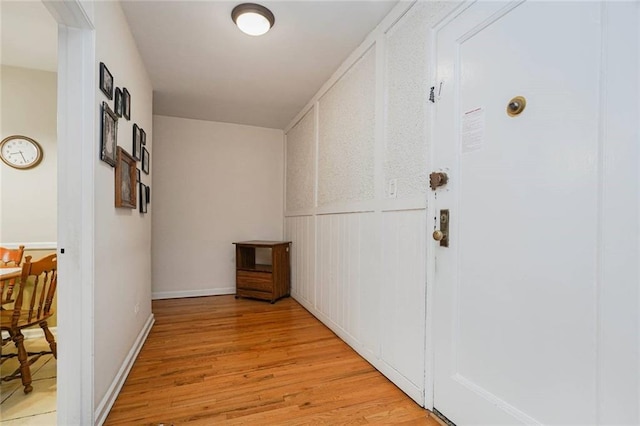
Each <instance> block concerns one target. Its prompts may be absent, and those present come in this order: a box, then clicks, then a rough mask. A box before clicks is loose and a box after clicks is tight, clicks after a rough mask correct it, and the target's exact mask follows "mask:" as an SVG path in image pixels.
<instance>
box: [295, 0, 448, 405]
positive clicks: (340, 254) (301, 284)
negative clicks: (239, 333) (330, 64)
mask: <svg viewBox="0 0 640 426" xmlns="http://www.w3.org/2000/svg"><path fill="white" fill-rule="evenodd" d="M455 6H456V4H455V3H452V2H418V3H415V4H414V5H407V4H406V3H401V4H400V5H398V6H397V7H396V8H395V9H394V10H393V11H392V12H391V13H390V14H389V16H387V17H386V18H385V20H384V21H383V22H382V23H381V24H380V25H379V26H378V28H377V29H376V30H374V31H373V32H372V33H371V34H370V35H369V37H368V38H367V39H366V40H365V41H364V42H363V44H362V45H361V46H360V47H359V48H358V49H356V51H355V52H354V53H353V54H352V55H351V56H350V58H348V59H347V60H346V61H345V63H344V64H343V65H342V67H341V68H340V69H339V70H338V71H337V72H336V73H335V74H334V76H333V77H332V79H330V80H329V81H328V82H327V83H326V84H325V85H324V87H323V88H321V89H320V91H319V92H318V93H317V94H316V95H315V97H314V98H313V99H312V100H311V102H310V103H309V104H308V105H307V106H306V107H305V108H304V109H303V110H302V111H301V112H300V114H299V115H298V117H297V118H296V119H295V120H294V121H293V122H292V123H291V124H290V125H289V126H288V128H287V129H286V130H285V132H286V152H287V160H286V161H287V162H286V211H285V237H286V238H287V239H290V240H292V241H293V246H292V269H293V270H292V273H293V276H292V294H293V297H295V298H296V299H297V300H298V301H300V302H301V303H302V304H303V305H304V306H305V307H306V308H307V309H309V310H310V311H311V312H312V313H313V314H314V315H316V316H317V317H318V318H319V319H320V320H321V321H323V322H324V323H325V324H326V325H327V326H329V327H330V328H331V329H333V330H334V331H335V332H336V333H337V334H338V335H339V336H340V337H342V338H343V339H344V340H345V341H346V342H347V343H349V344H350V345H351V346H352V347H353V348H354V349H356V350H357V351H358V352H359V353H360V354H361V355H363V356H364V357H365V358H366V359H367V360H369V362H371V363H372V364H373V365H374V366H375V367H376V368H378V369H379V370H380V371H381V372H383V373H384V374H385V375H386V376H387V377H389V378H390V379H391V380H392V381H393V382H394V383H396V384H397V385H398V386H399V387H400V388H401V389H402V390H404V391H405V392H406V393H407V394H408V395H410V396H411V397H412V398H413V399H415V400H416V401H417V402H419V403H421V404H424V403H425V392H430V390H428V389H425V385H424V377H425V365H426V358H425V323H426V312H425V297H426V236H427V229H426V227H427V210H426V198H427V191H428V173H429V172H428V164H427V159H428V158H427V154H428V152H429V135H430V133H429V129H430V128H429V124H430V123H429V109H428V95H429V87H430V86H431V85H432V84H433V82H432V81H431V80H430V79H431V78H433V76H432V74H431V69H430V66H429V60H430V55H431V50H430V47H431V46H430V41H431V38H430V37H431V31H430V28H431V27H432V26H433V25H435V24H436V23H437V22H438V21H439V20H440V19H442V17H444V16H445V15H446V13H448V12H449V11H451V10H452V9H453V8H454V7H455ZM407 8H409V10H407ZM405 12H406V13H405ZM392 187H395V194H392V191H390V189H391V188H392ZM429 351H431V349H429ZM429 397H430V396H429V395H427V400H428V399H429Z"/></svg>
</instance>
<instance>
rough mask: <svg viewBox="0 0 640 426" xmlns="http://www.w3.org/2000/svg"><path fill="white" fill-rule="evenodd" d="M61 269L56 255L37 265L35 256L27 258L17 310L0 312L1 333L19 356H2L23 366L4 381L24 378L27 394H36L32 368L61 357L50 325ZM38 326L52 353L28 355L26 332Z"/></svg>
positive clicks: (17, 284)
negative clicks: (45, 359)
mask: <svg viewBox="0 0 640 426" xmlns="http://www.w3.org/2000/svg"><path fill="white" fill-rule="evenodd" d="M57 269H58V268H57V255H56V254H51V255H49V256H45V257H43V258H42V259H40V260H38V261H36V262H33V263H32V262H31V256H27V257H26V258H25V262H24V264H23V265H22V274H21V275H20V279H19V280H18V282H17V283H16V290H15V294H16V296H15V302H14V304H13V307H7V306H5V310H2V311H0V329H1V330H2V331H7V332H8V333H9V338H10V340H11V341H13V343H15V345H16V348H17V350H18V353H17V354H9V355H5V354H2V357H3V361H4V359H6V358H7V357H15V356H17V357H18V361H19V362H20V367H18V368H17V369H16V370H15V371H14V372H13V373H12V374H11V375H9V376H7V377H3V378H2V381H8V380H13V379H17V378H21V379H22V385H23V386H24V393H29V392H31V391H32V390H33V387H32V386H31V370H30V368H29V366H30V365H31V364H33V363H34V362H35V361H36V360H37V359H38V358H40V357H41V356H42V355H45V354H53V356H54V357H55V358H57V357H58V353H57V348H56V341H55V339H54V337H53V334H52V333H51V331H50V330H49V326H48V324H47V320H48V319H49V318H50V317H51V316H52V315H53V313H54V311H53V310H52V309H51V304H52V302H53V298H54V296H55V293H56V286H57V282H58V274H57ZM36 326H40V327H41V328H42V330H43V331H44V337H45V338H46V339H47V342H48V343H49V348H50V349H51V351H43V352H27V351H26V349H25V347H24V336H23V335H22V330H24V329H25V328H30V327H36ZM3 343H4V341H3Z"/></svg>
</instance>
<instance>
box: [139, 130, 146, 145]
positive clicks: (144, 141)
mask: <svg viewBox="0 0 640 426" xmlns="http://www.w3.org/2000/svg"><path fill="white" fill-rule="evenodd" d="M140 135H141V137H140V142H141V143H142V145H146V144H147V132H145V131H144V129H140Z"/></svg>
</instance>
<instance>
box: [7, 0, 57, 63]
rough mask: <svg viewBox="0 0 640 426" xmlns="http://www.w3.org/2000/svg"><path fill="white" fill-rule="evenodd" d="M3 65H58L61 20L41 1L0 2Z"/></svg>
mask: <svg viewBox="0 0 640 426" xmlns="http://www.w3.org/2000/svg"><path fill="white" fill-rule="evenodd" d="M0 29H1V30H0V40H2V43H1V47H0V52H1V54H0V62H1V63H2V65H11V66H14V67H23V68H32V69H37V70H45V71H53V72H56V71H57V69H58V24H57V23H56V21H55V20H54V19H53V16H51V14H50V13H49V11H48V10H47V9H45V7H44V5H43V4H42V2H41V1H25V0H22V1H8V0H2V1H1V2H0Z"/></svg>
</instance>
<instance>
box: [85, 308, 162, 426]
mask: <svg viewBox="0 0 640 426" xmlns="http://www.w3.org/2000/svg"><path fill="white" fill-rule="evenodd" d="M154 322H155V318H154V316H153V314H150V315H149V317H148V318H147V322H146V323H145V325H144V327H142V330H140V333H139V334H138V337H137V338H136V341H135V342H134V344H133V346H132V347H131V350H130V351H129V353H128V354H127V357H126V358H125V359H124V362H123V363H122V366H121V367H120V370H119V371H118V374H116V377H115V378H114V379H113V382H111V386H109V389H107V393H106V395H105V396H104V398H102V401H100V404H98V408H96V412H95V415H94V418H95V419H96V423H95V424H96V425H102V424H103V423H104V421H105V420H106V419H107V415H108V414H109V411H111V407H113V404H114V403H115V402H116V398H117V397H118V394H119V393H120V390H121V389H122V386H123V385H124V381H125V380H126V378H127V376H128V375H129V372H130V371H131V368H132V367H133V364H134V362H135V361H136V358H137V357H138V354H139V353H140V350H141V349H142V345H143V344H144V342H145V341H146V340H147V336H148V335H149V332H150V331H151V327H153V323H154Z"/></svg>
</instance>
